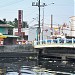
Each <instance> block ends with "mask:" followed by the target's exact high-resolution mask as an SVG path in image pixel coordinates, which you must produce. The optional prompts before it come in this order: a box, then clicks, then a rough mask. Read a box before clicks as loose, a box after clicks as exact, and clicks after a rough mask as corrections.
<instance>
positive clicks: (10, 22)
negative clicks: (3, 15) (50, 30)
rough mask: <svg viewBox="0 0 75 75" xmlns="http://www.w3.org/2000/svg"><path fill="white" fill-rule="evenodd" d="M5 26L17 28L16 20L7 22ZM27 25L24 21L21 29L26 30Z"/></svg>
mask: <svg viewBox="0 0 75 75" xmlns="http://www.w3.org/2000/svg"><path fill="white" fill-rule="evenodd" d="M7 24H10V25H13V26H14V27H15V28H18V20H17V18H15V19H14V21H7ZM28 27H29V25H28V24H27V22H26V21H23V25H22V28H28Z"/></svg>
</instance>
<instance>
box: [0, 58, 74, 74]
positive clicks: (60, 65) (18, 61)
mask: <svg viewBox="0 0 75 75" xmlns="http://www.w3.org/2000/svg"><path fill="white" fill-rule="evenodd" d="M39 63H40V65H38V61H37V60H34V59H26V58H1V59H0V75H75V63H74V62H67V63H66V62H65V61H51V60H47V59H45V60H42V61H40V62H39Z"/></svg>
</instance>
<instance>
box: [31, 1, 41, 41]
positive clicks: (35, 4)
mask: <svg viewBox="0 0 75 75" xmlns="http://www.w3.org/2000/svg"><path fill="white" fill-rule="evenodd" d="M32 6H38V8H39V23H38V28H37V33H38V35H37V36H38V37H37V41H40V32H41V28H40V0H39V1H38V2H32Z"/></svg>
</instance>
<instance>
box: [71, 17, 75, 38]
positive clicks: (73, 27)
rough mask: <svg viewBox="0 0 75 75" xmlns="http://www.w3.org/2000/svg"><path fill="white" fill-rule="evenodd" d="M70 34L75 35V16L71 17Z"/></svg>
mask: <svg viewBox="0 0 75 75" xmlns="http://www.w3.org/2000/svg"><path fill="white" fill-rule="evenodd" d="M70 19H71V21H70V36H72V37H75V16H72V17H70Z"/></svg>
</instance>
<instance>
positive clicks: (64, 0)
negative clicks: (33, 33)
mask: <svg viewBox="0 0 75 75" xmlns="http://www.w3.org/2000/svg"><path fill="white" fill-rule="evenodd" d="M74 1H75V0H41V4H42V3H46V4H47V5H48V6H45V8H44V17H45V18H44V22H45V24H50V16H51V14H52V15H53V24H62V23H64V22H66V23H69V17H71V16H74ZM32 2H37V0H0V19H3V18H6V19H7V20H8V21H9V20H10V21H13V20H14V18H18V10H20V9H21V10H23V20H24V21H27V22H28V24H30V25H33V24H35V23H38V7H37V6H36V7H35V6H32ZM52 2H54V4H51V3H52ZM49 4H50V5H49ZM42 10H43V8H42V7H41V20H42V17H43V14H42V12H43V11H42ZM33 18H36V19H35V20H34V21H33Z"/></svg>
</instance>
